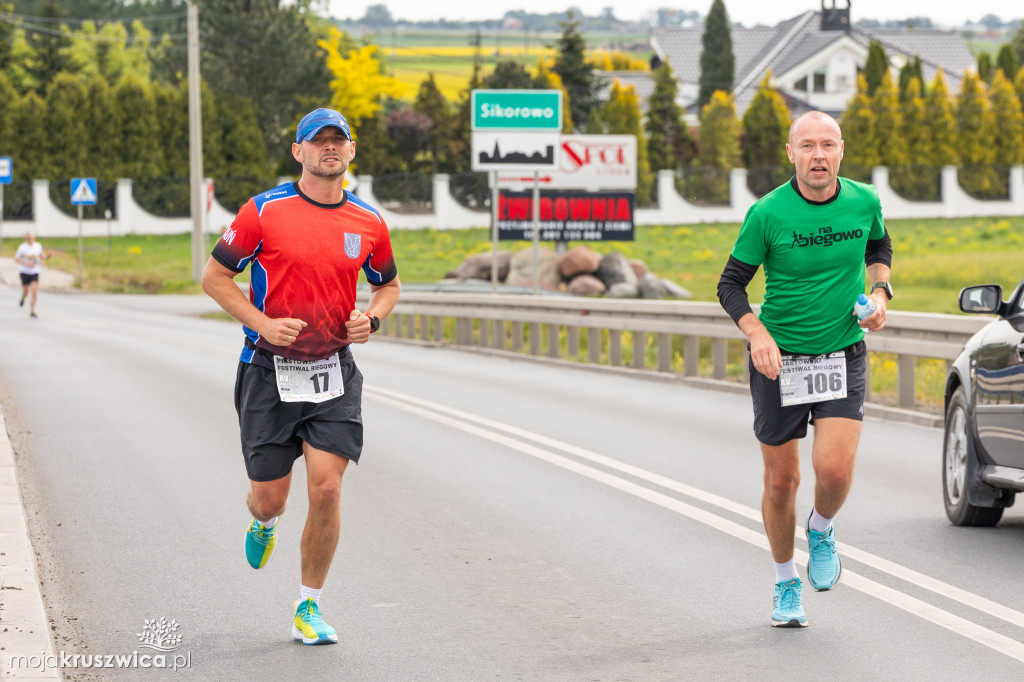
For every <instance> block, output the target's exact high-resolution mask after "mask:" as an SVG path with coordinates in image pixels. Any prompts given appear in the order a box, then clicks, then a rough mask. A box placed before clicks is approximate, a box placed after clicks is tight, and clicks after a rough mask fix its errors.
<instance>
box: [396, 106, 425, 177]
mask: <svg viewBox="0 0 1024 682" xmlns="http://www.w3.org/2000/svg"><path fill="white" fill-rule="evenodd" d="M433 123H434V122H433V121H431V120H430V118H429V117H428V116H427V115H426V114H421V113H420V112H418V111H413V110H412V109H402V110H399V111H393V112H391V113H390V114H388V118H387V129H388V135H390V136H391V139H392V140H394V142H395V148H396V149H398V153H399V155H400V156H401V157H402V161H403V162H404V164H405V172H406V173H413V172H415V171H416V167H415V166H414V163H415V161H416V157H417V156H418V155H419V153H420V151H422V150H423V149H425V148H426V146H427V140H428V132H429V131H430V127H431V126H432V125H433Z"/></svg>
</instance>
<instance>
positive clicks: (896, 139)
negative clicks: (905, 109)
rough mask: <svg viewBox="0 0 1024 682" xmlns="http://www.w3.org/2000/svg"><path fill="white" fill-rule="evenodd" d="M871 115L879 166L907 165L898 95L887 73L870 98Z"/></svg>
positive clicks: (907, 158)
mask: <svg viewBox="0 0 1024 682" xmlns="http://www.w3.org/2000/svg"><path fill="white" fill-rule="evenodd" d="M871 113H872V117H873V118H874V121H875V137H874V142H875V150H876V155H877V156H878V160H879V162H880V163H881V165H883V166H888V167H890V168H892V167H901V166H903V165H905V164H907V163H909V162H910V159H909V154H908V149H907V141H906V139H905V138H904V137H903V135H902V131H903V115H902V112H901V110H900V93H899V90H898V89H897V88H896V83H894V82H893V79H892V74H891V73H890V72H889V71H886V72H885V73H884V74H883V75H882V82H881V83H880V84H879V86H878V89H877V90H875V95H874V97H872V98H871Z"/></svg>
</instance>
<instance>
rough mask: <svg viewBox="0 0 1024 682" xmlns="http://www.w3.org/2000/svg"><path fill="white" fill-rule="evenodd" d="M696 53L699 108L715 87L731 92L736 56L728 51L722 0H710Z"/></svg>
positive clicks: (728, 30) (728, 32)
mask: <svg viewBox="0 0 1024 682" xmlns="http://www.w3.org/2000/svg"><path fill="white" fill-rule="evenodd" d="M701 45H702V46H703V48H704V49H703V51H702V52H701V53H700V91H699V94H698V95H697V107H698V109H700V110H701V111H703V109H704V106H705V105H706V104H707V103H708V102H710V101H711V95H712V93H714V92H715V91H716V90H723V91H725V92H732V86H733V79H734V78H735V77H736V58H735V56H734V55H733V51H732V29H731V28H730V27H729V16H728V14H726V11H725V3H724V2H723V1H722V0H714V2H712V3H711V9H710V10H709V11H708V16H707V19H705V21H704V34H703V36H701Z"/></svg>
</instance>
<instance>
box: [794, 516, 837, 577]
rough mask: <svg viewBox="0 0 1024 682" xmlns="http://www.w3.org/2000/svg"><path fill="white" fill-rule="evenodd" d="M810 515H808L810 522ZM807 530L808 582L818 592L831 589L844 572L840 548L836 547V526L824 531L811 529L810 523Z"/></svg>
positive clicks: (805, 527) (806, 527)
mask: <svg viewBox="0 0 1024 682" xmlns="http://www.w3.org/2000/svg"><path fill="white" fill-rule="evenodd" d="M810 520H811V519H810V517H807V521H808V523H809V522H810ZM804 530H805V531H806V532H807V553H808V555H809V556H808V557H807V582H809V583H810V584H811V587H813V588H814V589H815V590H817V591H818V592H825V591H826V590H831V589H832V588H833V587H835V586H836V583H838V582H839V574H840V573H842V572H843V562H842V561H840V559H839V550H837V549H836V533H835V528H833V527H831V526H830V527H829V529H828V530H827V531H825V532H824V533H819V532H818V531H816V530H811V527H810V526H809V525H807V526H804Z"/></svg>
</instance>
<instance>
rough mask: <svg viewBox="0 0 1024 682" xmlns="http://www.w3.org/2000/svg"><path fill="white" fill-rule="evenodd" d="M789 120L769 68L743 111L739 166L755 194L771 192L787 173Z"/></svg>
mask: <svg viewBox="0 0 1024 682" xmlns="http://www.w3.org/2000/svg"><path fill="white" fill-rule="evenodd" d="M790 123H791V121H790V118H789V109H787V108H786V103H785V102H784V101H783V100H782V96H781V95H779V93H778V91H777V90H776V89H775V88H773V87H772V72H771V70H770V69H769V70H768V72H767V73H765V76H764V78H763V79H762V80H761V84H760V85H759V86H758V88H757V92H756V93H755V94H754V99H752V100H751V102H750V105H749V106H748V107H747V110H746V111H745V112H744V113H743V132H744V137H745V138H746V145H745V146H744V148H743V165H744V166H745V167H746V169H747V186H748V187H749V188H750V191H751V192H753V193H754V194H755V195H756V196H759V197H760V196H764V195H765V194H767V193H768V192H770V191H772V190H773V189H774V188H776V187H778V186H779V185H781V184H782V183H784V182H785V181H786V179H787V178H788V177H789V176H790V174H791V173H790V164H789V157H788V156H787V154H786V142H787V141H788V139H789V126H790Z"/></svg>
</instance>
